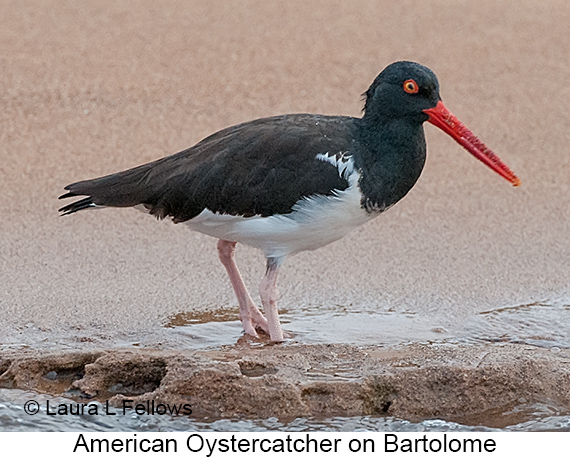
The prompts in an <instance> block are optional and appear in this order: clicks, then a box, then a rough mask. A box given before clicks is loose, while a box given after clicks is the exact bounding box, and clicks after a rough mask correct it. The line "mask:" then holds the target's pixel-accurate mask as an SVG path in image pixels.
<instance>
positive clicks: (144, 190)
mask: <svg viewBox="0 0 570 457" xmlns="http://www.w3.org/2000/svg"><path fill="white" fill-rule="evenodd" d="M153 165H155V164H154V163H150V164H145V165H141V166H140V167H136V168H132V169H130V170H126V171H122V172H120V173H114V174H112V175H108V176H103V177H101V178H95V179H89V180H86V181H79V182H76V183H73V184H69V185H68V186H66V187H65V190H68V191H69V192H68V193H67V194H63V195H61V196H60V197H59V198H60V199H62V198H70V197H78V196H81V195H85V196H86V197H87V198H83V199H81V200H78V201H76V202H73V203H71V204H69V205H67V206H64V207H62V208H60V209H59V211H61V212H62V215H67V214H72V213H75V212H77V211H81V210H83V209H87V208H93V207H96V206H98V207H100V206H117V207H128V206H135V205H138V204H140V203H143V202H145V201H147V200H149V198H151V196H152V194H153V193H155V192H157V189H156V187H157V182H160V181H159V180H155V179H150V177H151V176H150V175H151V174H156V171H157V170H153Z"/></svg>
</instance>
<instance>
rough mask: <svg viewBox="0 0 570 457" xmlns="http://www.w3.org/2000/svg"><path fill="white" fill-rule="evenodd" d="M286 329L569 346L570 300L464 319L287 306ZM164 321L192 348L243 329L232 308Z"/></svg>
mask: <svg viewBox="0 0 570 457" xmlns="http://www.w3.org/2000/svg"><path fill="white" fill-rule="evenodd" d="M281 322H282V324H283V327H284V329H285V330H287V331H289V332H290V333H292V334H293V335H292V336H293V340H294V341H296V342H299V343H347V344H357V345H358V344H381V345H384V346H386V345H398V344H406V343H410V342H429V343H438V342H439V343H463V344H465V343H467V344H477V343H480V342H490V343H519V344H527V345H531V346H539V347H545V348H551V349H552V350H553V351H556V350H557V348H570V305H567V304H563V303H532V304H524V305H517V306H512V307H504V308H496V309H489V310H486V311H483V312H481V313H478V314H475V315H473V316H471V317H470V318H468V319H463V320H461V319H453V318H450V319H445V318H443V319H442V318H441V316H429V315H424V314H416V313H405V314H404V313H398V312H393V311H380V312H375V313H370V312H357V311H355V310H350V311H346V312H332V313H319V314H312V313H307V312H295V311H292V312H288V313H284V314H283V315H282V317H281ZM167 327H170V328H171V330H172V332H176V333H179V334H182V335H184V336H185V337H186V338H187V340H185V342H186V343H187V345H188V346H189V348H191V349H204V348H209V347H216V346H223V345H230V344H234V343H235V342H236V340H237V338H239V336H240V335H241V333H242V327H241V323H240V322H239V320H238V316H237V312H236V311H228V310H227V309H222V310H220V311H219V312H208V313H204V314H195V313H182V314H178V315H176V316H173V317H172V318H171V320H170V321H169V323H168V324H167Z"/></svg>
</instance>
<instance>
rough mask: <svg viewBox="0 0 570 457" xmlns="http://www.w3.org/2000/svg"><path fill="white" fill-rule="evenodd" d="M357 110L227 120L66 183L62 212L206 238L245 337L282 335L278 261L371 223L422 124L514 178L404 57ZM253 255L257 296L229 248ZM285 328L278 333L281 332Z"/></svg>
mask: <svg viewBox="0 0 570 457" xmlns="http://www.w3.org/2000/svg"><path fill="white" fill-rule="evenodd" d="M363 100H364V107H363V114H362V116H361V117H351V116H340V115H338V116H333V115H320V114H284V115H278V116H272V117H265V118H260V119H256V120H252V121H249V122H244V123H241V124H238V125H234V126H231V127H228V128H225V129H223V130H220V131H218V132H216V133H213V134H211V135H210V136H208V137H206V138H205V139H203V140H201V141H200V142H198V143H197V144H195V145H194V146H192V147H190V148H188V149H185V150H183V151H181V152H178V153H176V154H173V155H170V156H167V157H164V158H161V159H158V160H155V161H153V162H150V163H146V164H144V165H140V166H137V167H135V168H132V169H128V170H125V171H121V172H118V173H114V174H110V175H107V176H103V177H99V178H95V179H89V180H85V181H79V182H75V183H73V184H69V185H67V186H66V187H65V188H64V189H65V190H67V191H68V192H67V193H66V194H63V195H61V196H60V197H59V198H60V199H61V198H70V197H81V196H83V197H84V198H82V199H80V200H76V201H75V202H73V203H71V204H68V205H67V206H64V207H62V208H60V210H59V211H61V213H62V215H69V214H72V213H75V212H78V211H82V210H84V209H90V208H101V207H138V208H140V209H143V210H144V211H146V212H148V213H150V214H151V215H153V216H155V217H156V218H158V219H164V218H169V219H171V220H172V221H173V222H174V223H175V224H184V225H186V226H188V227H189V228H190V229H192V230H195V231H198V232H201V233H204V234H207V235H210V236H212V237H215V238H217V239H218V242H217V249H218V256H219V258H220V261H221V263H222V265H223V266H224V267H225V269H226V271H227V274H228V276H229V279H230V282H231V285H232V287H233V289H234V292H235V295H236V297H237V300H238V303H239V318H240V320H241V322H242V326H243V330H244V332H245V334H248V335H251V336H253V337H260V333H265V334H266V335H269V338H270V341H271V342H281V341H283V340H284V333H283V330H282V328H281V324H280V320H279V315H278V308H277V295H278V294H277V276H278V273H279V270H280V267H281V266H282V265H283V262H284V261H285V259H286V258H287V257H289V256H291V255H294V254H296V253H299V252H301V251H312V250H315V249H317V248H320V247H322V246H325V245H327V244H329V243H332V242H334V241H336V240H338V239H340V238H342V237H343V236H345V235H346V234H348V233H349V232H350V231H351V230H353V229H355V228H356V227H359V226H360V225H362V224H364V223H366V222H368V221H371V220H372V219H374V218H375V217H377V216H378V215H380V214H381V213H383V212H384V211H386V210H387V209H389V208H391V207H392V206H393V205H394V204H395V203H397V202H398V201H399V200H401V199H402V198H403V197H404V196H405V195H406V194H407V193H408V191H409V190H410V189H411V188H412V187H413V186H414V184H415V183H416V181H417V180H418V178H419V177H420V174H421V172H422V169H423V168H424V164H425V161H426V140H425V135H424V128H423V124H424V123H425V122H429V123H431V124H433V125H435V126H436V127H438V128H439V129H441V130H443V131H444V132H445V133H447V134H448V135H450V136H451V137H452V138H453V139H454V140H456V141H457V142H458V143H459V144H460V145H462V146H463V147H464V148H465V149H466V150H467V151H468V152H470V153H471V154H472V155H473V156H475V157H476V158H477V159H479V160H481V161H482V162H483V163H485V164H486V165H487V166H489V167H490V168H491V169H492V170H494V171H495V172H497V173H498V174H499V175H501V176H502V177H504V178H505V179H506V180H508V181H509V182H510V183H511V184H513V185H514V186H518V185H519V184H520V180H519V178H518V177H517V176H516V175H515V174H514V173H513V172H512V171H511V170H510V169H509V168H508V167H507V166H506V165H505V164H504V163H503V162H502V161H501V160H500V159H499V158H498V157H497V156H496V155H495V154H494V153H493V152H492V151H491V150H490V149H489V148H488V147H487V146H486V145H485V144H484V143H483V142H481V141H480V140H479V139H478V138H477V137H476V136H475V135H474V134H473V133H472V132H471V131H470V130H469V129H467V127H465V126H464V125H463V124H462V123H461V122H460V121H459V120H458V119H457V118H456V117H455V116H453V115H452V114H451V112H450V111H449V110H448V109H447V108H446V106H445V105H444V104H443V102H442V100H441V97H440V93H439V82H438V79H437V77H436V75H435V74H434V73H433V71H431V70H430V69H429V68H427V67H425V66H423V65H421V64H419V63H415V62H409V61H398V62H394V63H392V64H390V65H388V66H387V67H386V68H384V69H383V70H382V71H381V72H380V74H378V76H377V77H376V78H375V79H374V81H373V82H372V84H371V85H370V87H369V88H368V90H367V91H366V92H365V93H364V94H363ZM237 243H242V244H246V245H250V246H253V247H255V248H258V249H260V250H261V251H262V253H263V254H264V256H265V259H266V270H265V275H264V276H263V278H262V280H261V282H260V285H259V295H260V298H261V302H262V305H263V310H264V313H262V312H261V311H260V309H259V308H258V307H257V305H256V304H255V303H254V301H253V299H252V297H251V295H250V293H249V292H248V290H247V288H246V286H245V284H244V281H243V279H242V276H241V274H240V272H239V270H238V267H237V264H236V262H235V249H236V244H237ZM285 336H288V335H287V334H285Z"/></svg>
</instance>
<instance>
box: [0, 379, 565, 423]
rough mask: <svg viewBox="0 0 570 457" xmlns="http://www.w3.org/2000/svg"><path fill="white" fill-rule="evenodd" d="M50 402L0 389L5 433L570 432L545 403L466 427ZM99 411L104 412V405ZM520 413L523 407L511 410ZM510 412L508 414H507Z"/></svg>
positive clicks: (42, 397) (382, 419)
mask: <svg viewBox="0 0 570 457" xmlns="http://www.w3.org/2000/svg"><path fill="white" fill-rule="evenodd" d="M30 400H34V401H37V402H38V403H39V405H40V411H39V412H38V413H37V414H34V415H28V414H26V413H25V411H24V404H25V403H26V402H27V401H30ZM47 401H49V402H50V405H53V404H62V403H70V402H71V401H70V400H69V399H65V398H58V397H52V396H48V395H39V394H35V393H31V392H25V391H21V390H17V389H0V430H2V431H5V432H17V431H20V432H25V431H34V432H42V431H44V432H47V431H51V432H55V431H57V432H71V431H94V432H97V431H101V432H104V431H115V432H160V431H168V432H185V431H224V432H226V431H239V432H255V431H287V432H305V431H343V432H353V431H381V432H424V431H428V432H449V431H460V432H468V431H499V430H508V431H570V416H558V415H552V413H553V411H551V410H549V409H548V408H546V407H542V405H534V408H533V409H534V410H535V411H534V412H532V413H525V416H526V418H525V420H523V421H521V422H520V423H518V424H517V425H511V426H508V427H506V428H503V429H500V428H491V427H483V426H467V425H461V424H458V423H455V422H448V421H443V420H425V421H422V422H418V423H413V422H409V421H406V420H401V419H397V418H394V417H370V416H359V417H334V418H330V419H322V420H319V419H313V418H298V419H295V420H293V421H291V422H287V423H285V422H280V421H279V420H277V419H275V418H270V419H264V420H229V419H222V420H217V421H213V422H200V421H195V420H193V419H191V418H186V417H179V418H173V417H171V416H159V415H154V416H148V415H137V414H136V413H134V412H132V413H128V414H126V415H124V416H123V415H122V413H121V410H119V409H116V408H110V409H109V412H110V413H114V414H115V415H110V414H109V415H103V414H101V415H93V416H90V415H88V414H85V415H81V416H75V415H68V416H49V415H47V413H46V405H47ZM98 405H99V408H98V410H99V411H102V410H103V408H101V407H100V404H98ZM510 413H511V414H519V413H520V411H512V412H510ZM507 414H509V413H507Z"/></svg>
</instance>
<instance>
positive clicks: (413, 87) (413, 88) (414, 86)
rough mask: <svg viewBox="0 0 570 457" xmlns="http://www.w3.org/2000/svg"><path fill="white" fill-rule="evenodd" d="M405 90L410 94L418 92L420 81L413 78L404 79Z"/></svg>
mask: <svg viewBox="0 0 570 457" xmlns="http://www.w3.org/2000/svg"><path fill="white" fill-rule="evenodd" d="M404 90H405V91H406V92H407V93H408V94H417V93H418V91H419V90H420V88H419V87H418V83H417V82H415V81H414V80H413V79H407V80H406V81H404Z"/></svg>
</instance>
